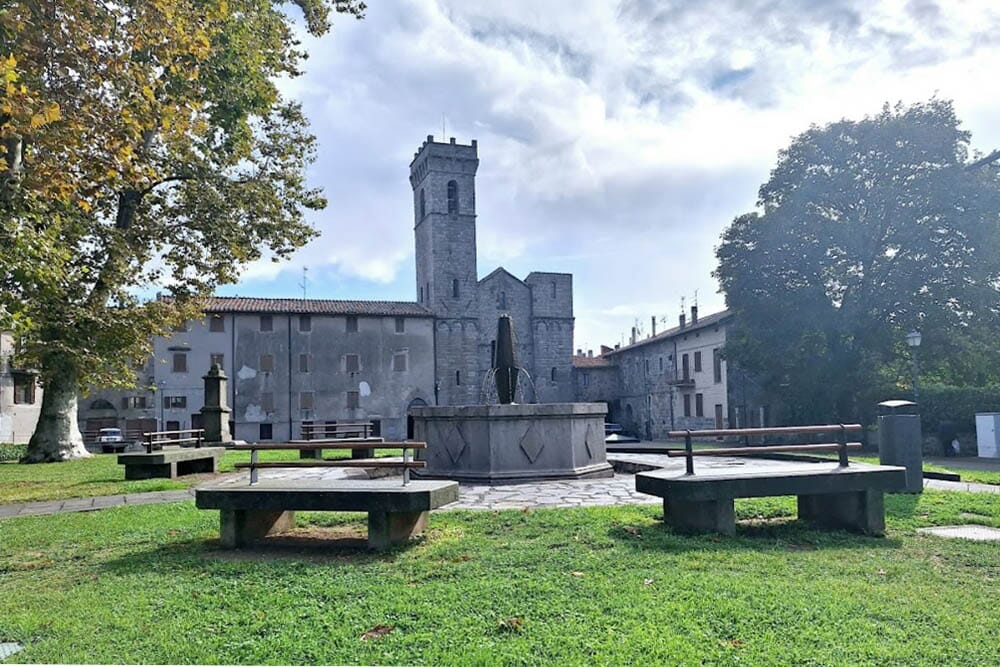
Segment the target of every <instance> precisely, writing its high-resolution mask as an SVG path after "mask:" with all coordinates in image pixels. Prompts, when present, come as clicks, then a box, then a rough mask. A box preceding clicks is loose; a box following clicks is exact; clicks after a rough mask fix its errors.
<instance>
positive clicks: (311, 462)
mask: <svg viewBox="0 0 1000 667" xmlns="http://www.w3.org/2000/svg"><path fill="white" fill-rule="evenodd" d="M360 443H367V444H370V443H371V441H370V440H367V441H365V440H352V439H343V438H341V439H337V440H323V441H311V442H307V441H304V440H298V441H294V440H293V441H292V442H277V443H264V442H255V443H248V444H241V445H235V446H234V447H233V449H234V450H237V451H248V452H250V462H249V463H237V464H236V467H237V468H249V469H250V484H251V485H253V484H256V483H257V481H258V480H257V477H258V474H257V473H258V471H259V470H260V469H261V468H315V467H338V468H402V469H403V486H406V485H407V484H409V483H410V470H411V469H414V468H425V467H427V462H426V461H416V460H411V459H410V458H409V455H408V453H409V451H410V450H415V449H426V448H427V443H425V442H412V441H409V440H407V441H403V442H383V443H381V445H380V446H381V447H385V448H390V449H402V450H403V461H402V462H399V461H373V460H370V459H368V460H363V461H359V460H357V459H324V458H317V459H307V460H304V461H301V460H300V461H260V459H259V458H258V456H259V455H258V452H260V451H261V450H265V451H275V450H279V451H280V450H288V449H298V450H317V451H319V452H322V450H325V449H356V448H357V447H358V444H360Z"/></svg>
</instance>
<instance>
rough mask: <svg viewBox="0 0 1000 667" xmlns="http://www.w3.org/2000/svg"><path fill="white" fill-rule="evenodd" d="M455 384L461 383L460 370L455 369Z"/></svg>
mask: <svg viewBox="0 0 1000 667" xmlns="http://www.w3.org/2000/svg"><path fill="white" fill-rule="evenodd" d="M455 384H456V385H459V384H462V371H455Z"/></svg>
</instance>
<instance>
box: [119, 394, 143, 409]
mask: <svg viewBox="0 0 1000 667" xmlns="http://www.w3.org/2000/svg"><path fill="white" fill-rule="evenodd" d="M122 407H123V408H124V409H126V410H145V409H146V397H145V396H122Z"/></svg>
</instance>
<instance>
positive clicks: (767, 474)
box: [635, 461, 906, 535]
mask: <svg viewBox="0 0 1000 667" xmlns="http://www.w3.org/2000/svg"><path fill="white" fill-rule="evenodd" d="M905 487H906V470H905V469H904V468H899V467H895V466H873V465H867V464H863V463H852V464H851V465H850V467H845V466H841V465H840V464H839V463H838V462H835V461H833V462H830V463H800V462H787V461H784V462H778V461H774V462H769V465H763V466H757V467H755V469H753V470H749V471H748V470H740V469H739V467H738V466H737V467H733V468H729V469H726V468H723V469H713V470H711V471H709V472H707V473H704V472H702V473H699V474H697V475H687V474H684V473H683V472H681V471H679V470H676V469H673V470H671V469H661V470H655V471H650V472H642V473H638V474H637V475H636V476H635V488H636V491H639V492H640V493H646V494H649V495H652V496H659V497H661V498H663V520H664V522H665V523H666V524H667V525H668V526H671V527H672V528H675V529H677V530H680V531H685V532H696V533H703V532H716V533H722V534H724V535H733V534H734V533H735V532H736V514H735V510H734V499H735V498H760V497H766V496H797V497H798V514H799V518H800V519H802V520H805V521H810V522H813V523H815V524H818V525H823V526H828V527H838V528H846V529H848V530H854V531H857V532H861V533H865V534H869V535H882V534H884V533H885V505H884V498H883V494H884V493H885V492H886V491H903V490H904V489H905Z"/></svg>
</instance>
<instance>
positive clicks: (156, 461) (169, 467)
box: [118, 447, 226, 479]
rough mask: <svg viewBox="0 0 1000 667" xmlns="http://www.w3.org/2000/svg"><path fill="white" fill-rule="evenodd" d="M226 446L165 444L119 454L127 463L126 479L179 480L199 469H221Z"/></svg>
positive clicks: (121, 461)
mask: <svg viewBox="0 0 1000 667" xmlns="http://www.w3.org/2000/svg"><path fill="white" fill-rule="evenodd" d="M225 451H226V448H225V447H164V448H163V449H158V450H154V451H152V452H135V453H128V454H119V455H118V465H123V466H125V479H153V478H159V477H163V478H167V479H176V478H177V477H179V476H181V475H190V474H193V473H199V472H219V459H221V458H222V454H223V453H224V452H225Z"/></svg>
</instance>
